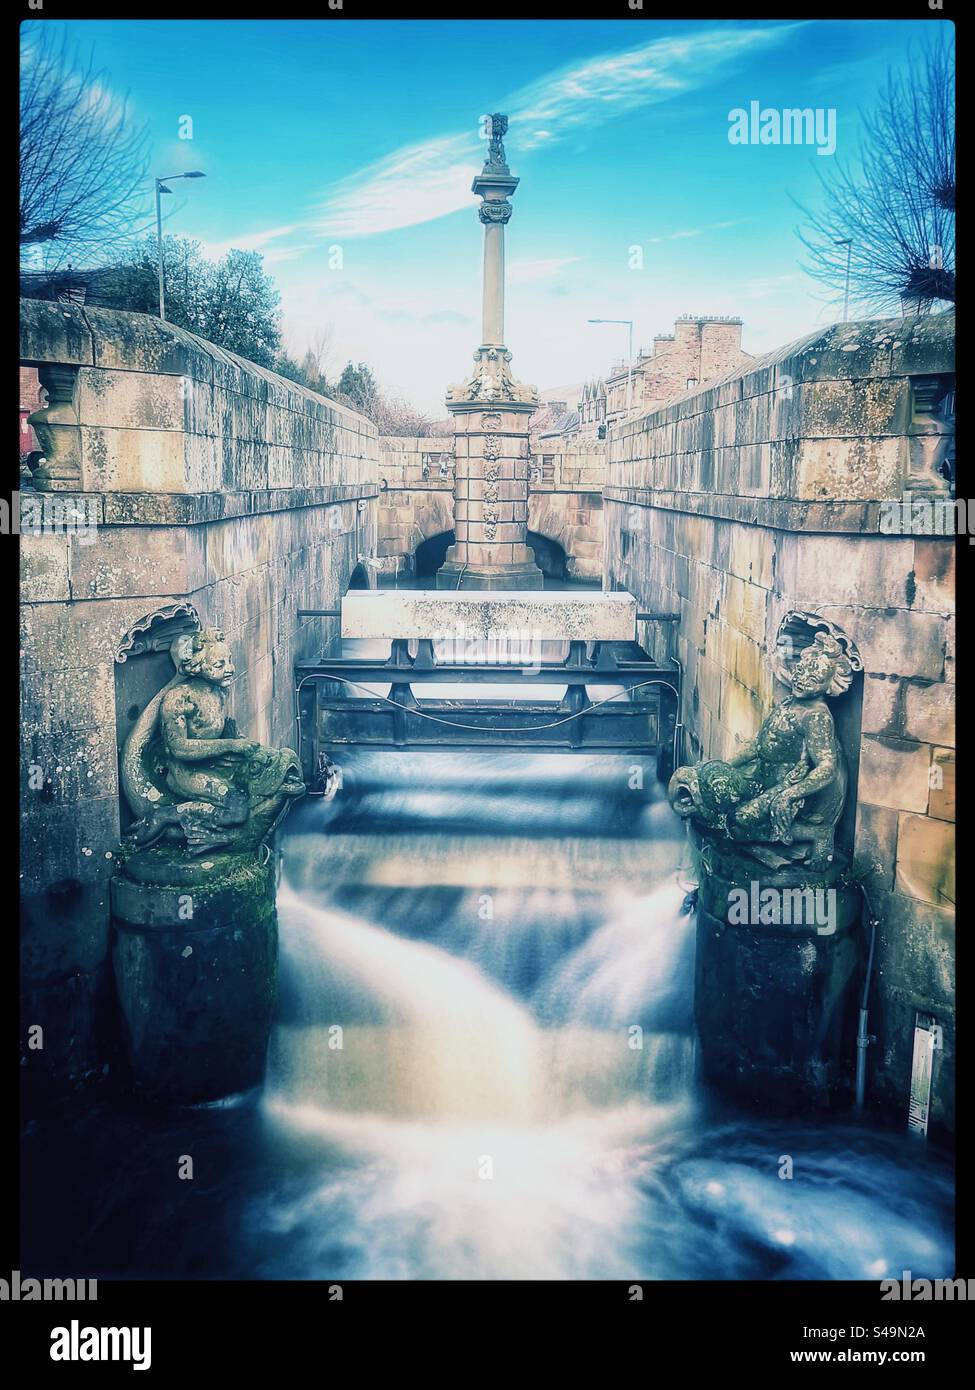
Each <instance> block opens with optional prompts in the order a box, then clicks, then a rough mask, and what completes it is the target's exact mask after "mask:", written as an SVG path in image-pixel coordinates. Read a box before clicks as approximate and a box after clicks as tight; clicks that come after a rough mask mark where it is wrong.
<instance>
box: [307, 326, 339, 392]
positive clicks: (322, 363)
mask: <svg viewBox="0 0 975 1390" xmlns="http://www.w3.org/2000/svg"><path fill="white" fill-rule="evenodd" d="M334 352H335V331H334V329H333V328H332V326H331V325H330V324H325V325H324V326H323V327H321V328H317V329H316V330H315V332H314V333H313V334H312V336H311V338H310V339H309V340H308V350H307V351H306V353H305V358H304V360H305V362H306V363H307V365H308V366H309V368H312V369H313V370H314V374H315V377H316V378H321V380H322V381H327V380H328V373H329V370H330V369H331V366H332V358H333V356H334Z"/></svg>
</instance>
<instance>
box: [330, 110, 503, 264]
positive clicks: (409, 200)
mask: <svg viewBox="0 0 975 1390" xmlns="http://www.w3.org/2000/svg"><path fill="white" fill-rule="evenodd" d="M480 163H481V160H480V159H479V157H478V147H477V138H476V136H465V135H447V136H441V137H438V138H437V139H434V140H428V141H425V142H423V143H420V144H416V145H406V146H404V147H403V148H402V149H399V150H395V151H394V152H393V153H392V154H390V155H387V156H386V158H385V159H381V160H379V161H378V162H377V163H375V164H370V165H368V166H367V167H366V168H364V169H360V170H359V171H358V172H357V173H355V174H352V175H350V177H349V178H347V179H343V180H342V181H341V183H338V184H337V185H336V186H335V189H334V190H333V191H332V192H331V193H330V194H329V195H328V197H327V198H326V199H325V200H324V202H323V203H322V204H321V205H320V206H319V208H318V209H317V211H316V213H315V216H314V217H313V218H312V219H311V222H310V225H311V226H313V227H314V228H315V229H316V230H317V231H318V233H319V234H320V235H321V236H323V237H329V238H335V239H336V240H339V241H341V239H342V238H343V237H357V236H370V235H372V234H373V233H375V232H389V231H393V230H394V229H395V228H397V227H412V226H415V225H416V224H417V223H420V222H429V221H431V220H432V219H433V218H435V217H444V216H445V215H446V214H447V213H450V212H457V211H459V209H461V208H465V207H470V206H471V204H472V202H473V200H474V195H473V194H472V192H471V181H472V179H473V178H474V175H475V174H476V173H477V171H478V168H479V166H480Z"/></svg>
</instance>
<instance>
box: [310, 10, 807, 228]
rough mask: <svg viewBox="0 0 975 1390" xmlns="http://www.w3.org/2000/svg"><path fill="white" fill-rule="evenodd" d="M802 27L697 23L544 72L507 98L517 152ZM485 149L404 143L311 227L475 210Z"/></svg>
mask: <svg viewBox="0 0 975 1390" xmlns="http://www.w3.org/2000/svg"><path fill="white" fill-rule="evenodd" d="M797 27H798V26H797V25H794V24H781V25H777V26H774V27H773V26H766V27H762V28H751V29H736V30H729V29H712V30H706V31H704V32H700V31H698V30H695V31H693V32H690V33H687V34H681V35H676V36H671V37H668V38H662V39H654V40H651V42H649V43H645V44H640V45H638V46H637V47H636V48H631V49H627V50H625V51H624V52H622V53H613V54H608V55H606V56H604V57H598V58H593V59H590V60H589V61H588V62H585V63H581V64H578V65H576V66H574V67H569V68H566V69H563V70H561V71H559V72H557V73H554V74H549V75H547V76H545V77H543V78H540V79H539V80H538V81H537V82H534V83H531V84H530V85H529V86H527V87H524V88H522V90H521V91H520V92H516V93H515V94H514V96H512V97H511V98H510V99H509V101H508V102H507V103H506V105H507V109H508V110H509V111H510V112H511V122H512V126H513V127H517V130H518V136H517V148H518V152H519V155H522V154H524V153H525V152H526V151H530V150H532V149H535V148H537V147H538V146H540V145H542V144H545V145H546V146H550V145H551V144H552V143H554V142H556V141H558V140H559V139H560V138H562V137H564V136H565V135H567V134H568V133H569V131H570V130H573V129H575V128H577V127H579V126H589V127H591V126H594V125H597V124H602V122H604V121H606V120H609V119H611V118H612V117H614V116H616V115H619V114H621V113H622V112H624V111H632V110H635V109H637V108H638V107H640V106H646V105H649V104H651V103H654V102H661V101H667V100H669V99H670V98H672V97H675V96H679V95H680V94H681V93H683V92H688V91H691V90H693V89H694V88H696V87H702V86H705V85H706V84H707V83H708V82H709V81H710V80H711V78H712V77H714V76H716V75H717V74H718V73H719V71H720V70H721V69H722V68H723V67H725V66H727V65H729V64H732V63H733V62H735V61H736V60H739V59H742V58H744V57H745V56H747V55H748V54H749V53H750V52H752V51H753V50H754V49H757V48H758V49H760V48H768V47H771V46H772V45H774V44H777V43H780V42H781V41H782V39H783V38H784V37H785V36H786V35H787V34H788V33H790V32H791V31H792V30H793V29H795V28H797ZM483 150H484V144H483V142H482V141H480V140H478V138H477V136H476V134H475V133H474V132H473V131H472V132H471V133H469V134H449V135H441V136H437V137H435V138H432V139H430V140H426V141H422V142H420V143H418V144H413V145H405V146H403V147H402V148H401V149H398V150H394V151H393V152H392V153H391V154H389V155H387V156H386V157H385V158H384V159H381V160H379V161H377V162H376V163H374V164H370V165H368V166H367V167H366V168H364V169H360V170H358V171H357V172H356V173H355V174H351V175H349V177H348V178H346V179H343V180H342V181H341V182H340V183H338V184H337V185H336V186H335V187H334V189H332V190H331V191H330V192H329V193H327V195H326V196H325V198H324V199H323V201H322V203H321V204H320V205H319V207H318V208H317V209H316V212H315V214H314V216H313V218H312V219H311V223H310V225H311V226H313V227H314V228H315V229H316V230H317V232H318V233H319V235H321V236H324V237H330V238H336V239H338V240H341V238H342V237H358V236H370V235H372V234H374V233H377V232H389V231H394V230H395V229H397V228H399V227H413V226H416V225H417V224H419V223H421V222H429V221H431V220H433V219H434V218H437V217H444V216H446V215H447V214H448V213H452V212H457V211H459V210H460V209H461V208H466V207H470V206H471V205H472V203H473V200H474V195H473V194H472V193H471V180H472V179H473V177H474V175H475V174H476V173H477V171H478V168H479V166H480V164H481V163H482V161H483Z"/></svg>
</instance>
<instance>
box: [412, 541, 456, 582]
mask: <svg viewBox="0 0 975 1390" xmlns="http://www.w3.org/2000/svg"><path fill="white" fill-rule="evenodd" d="M453 543H454V533H453V531H434V532H432V534H431V535H429V536H427V537H426V538H425V539H424V540H422V541H421V542H420V544H419V545H418V546H417V547H416V548H415V550H414V551H413V552H412V554H411V555H410V561H411V564H412V567H413V573H414V574H415V575H416V576H417V578H418V579H429V578H431V576H433V575H435V574H436V572H437V570H438V569H439V568H440V566H441V565H442V564H443V562H444V560H445V559H446V558H447V548H448V546H451V545H453Z"/></svg>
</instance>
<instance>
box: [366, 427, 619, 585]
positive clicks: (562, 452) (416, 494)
mask: <svg viewBox="0 0 975 1390" xmlns="http://www.w3.org/2000/svg"><path fill="white" fill-rule="evenodd" d="M379 447H380V470H379V471H380V475H381V478H382V480H383V482H384V483H385V485H386V486H385V488H384V490H383V491H382V493H381V494H380V499H379V521H378V527H379V533H378V534H379V540H378V551H377V553H378V555H379V557H380V567H381V568H382V569H383V570H384V571H386V572H387V573H390V574H396V573H409V572H410V571H411V569H412V562H413V555H414V552H415V551H416V548H417V546H419V545H420V544H421V543H422V542H423V541H425V540H429V539H430V538H431V537H432V536H436V535H440V534H442V533H443V532H446V531H452V530H453V527H454V497H453V466H454V460H453V453H452V449H453V440H452V439H451V438H449V437H444V436H440V435H429V436H424V437H420V438H412V437H399V436H384V437H383V438H381V439H380V441H379ZM605 475H606V451H605V446H599V445H597V444H595V443H587V442H582V441H579V442H578V443H577V444H575V445H573V444H572V443H566V442H563V441H561V440H559V441H555V440H551V441H541V442H539V441H538V440H533V441H532V470H531V473H530V478H529V491H528V529H529V531H531V532H535V533H537V534H539V535H542V536H544V537H545V538H546V539H547V540H551V541H554V542H555V543H556V544H557V545H559V546H561V547H562V549H563V550H564V551H565V552H566V556H567V566H566V568H567V571H568V574H569V576H570V577H573V578H578V579H599V577H600V575H601V573H602V541H603V528H602V506H603V499H602V485H603V480H604V478H605Z"/></svg>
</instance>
